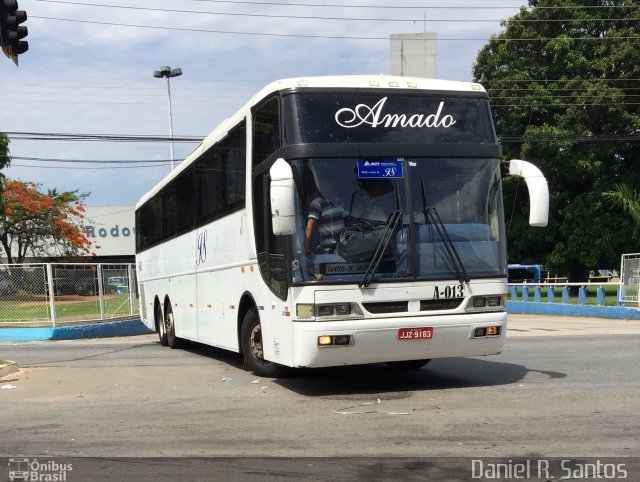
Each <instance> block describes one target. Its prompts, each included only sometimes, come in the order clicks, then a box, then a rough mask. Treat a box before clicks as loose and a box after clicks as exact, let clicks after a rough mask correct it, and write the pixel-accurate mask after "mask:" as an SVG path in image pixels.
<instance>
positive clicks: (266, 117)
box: [251, 97, 280, 167]
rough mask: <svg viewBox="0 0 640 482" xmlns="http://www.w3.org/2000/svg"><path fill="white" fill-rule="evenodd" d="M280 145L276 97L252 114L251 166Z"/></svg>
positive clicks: (258, 162)
mask: <svg viewBox="0 0 640 482" xmlns="http://www.w3.org/2000/svg"><path fill="white" fill-rule="evenodd" d="M279 147H280V115H279V112H278V98H277V97H274V98H272V99H271V100H269V101H267V102H266V103H265V104H262V106H260V107H259V108H258V110H256V111H255V112H254V114H253V160H252V163H251V165H252V166H253V167H255V166H257V165H258V164H260V163H261V162H262V161H264V160H265V159H266V158H267V157H269V156H270V155H271V154H273V152H274V151H275V150H276V149H278V148H279Z"/></svg>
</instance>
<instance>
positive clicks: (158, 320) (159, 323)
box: [156, 304, 167, 346]
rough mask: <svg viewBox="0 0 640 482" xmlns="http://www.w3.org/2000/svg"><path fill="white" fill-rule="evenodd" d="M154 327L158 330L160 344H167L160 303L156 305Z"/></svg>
mask: <svg viewBox="0 0 640 482" xmlns="http://www.w3.org/2000/svg"><path fill="white" fill-rule="evenodd" d="M156 327H157V331H158V338H160V344H161V345H162V346H167V328H166V325H165V324H164V317H163V316H162V308H160V305H159V304H158V305H156Z"/></svg>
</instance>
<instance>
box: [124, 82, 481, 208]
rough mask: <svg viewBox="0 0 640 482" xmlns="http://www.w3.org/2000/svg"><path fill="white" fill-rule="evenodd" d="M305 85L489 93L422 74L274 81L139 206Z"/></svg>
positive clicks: (228, 119)
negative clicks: (261, 111) (251, 115)
mask: <svg viewBox="0 0 640 482" xmlns="http://www.w3.org/2000/svg"><path fill="white" fill-rule="evenodd" d="M305 88H320V89H322V88H343V89H377V88H378V89H398V90H425V91H429V90H432V91H451V92H477V93H486V91H485V89H484V87H482V85H480V84H477V83H474V82H459V81H453V80H440V79H427V78H421V77H400V76H392V75H337V76H322V77H296V78H290V79H281V80H276V81H274V82H271V83H270V84H268V85H266V86H265V87H264V88H263V89H261V90H260V91H259V92H258V93H257V94H255V95H254V96H253V97H252V98H251V99H249V101H248V102H247V103H246V104H245V105H243V106H242V107H241V108H240V109H239V110H238V111H237V112H236V113H235V114H234V115H233V116H232V117H230V118H227V119H225V120H224V121H222V122H221V123H220V124H219V125H218V126H217V127H216V128H215V129H214V130H213V132H211V133H210V134H209V135H208V136H207V137H205V138H204V139H203V140H202V142H201V143H200V144H198V146H197V147H196V148H194V149H193V151H191V153H190V154H189V155H188V156H187V157H186V159H185V160H184V161H183V162H182V163H181V164H180V165H179V166H178V167H176V168H175V169H174V170H173V171H171V172H170V173H169V174H167V175H166V176H165V177H164V179H162V180H161V181H160V182H159V183H158V184H156V185H155V186H154V187H153V188H152V189H151V190H150V191H149V192H147V193H146V194H144V195H143V196H142V197H141V198H140V200H139V201H138V203H137V204H136V210H137V209H138V208H139V207H140V206H142V205H143V204H144V203H145V202H146V201H147V200H149V199H150V198H151V197H152V196H153V195H155V194H156V193H157V192H158V191H159V190H160V189H161V188H162V187H163V186H164V185H165V184H167V183H168V182H169V181H171V180H172V179H174V178H175V177H177V176H178V175H179V174H180V173H181V172H182V171H183V170H185V169H186V168H187V167H188V166H189V164H190V163H191V161H192V160H193V159H194V158H197V157H198V156H199V155H200V154H201V153H203V152H204V151H206V150H207V149H208V148H209V147H210V146H211V145H213V144H214V143H216V142H217V141H219V140H220V139H222V138H223V137H224V136H225V135H226V134H227V133H228V132H229V128H231V127H233V126H235V125H236V123H237V122H239V121H240V120H241V119H243V118H244V117H245V116H246V115H247V113H248V112H249V111H250V110H251V108H252V107H253V106H254V105H257V104H259V103H260V102H261V101H262V100H263V99H265V98H267V97H269V96H270V95H272V94H273V93H275V92H278V91H282V90H289V89H305Z"/></svg>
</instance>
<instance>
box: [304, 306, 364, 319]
mask: <svg viewBox="0 0 640 482" xmlns="http://www.w3.org/2000/svg"><path fill="white" fill-rule="evenodd" d="M296 315H297V317H298V318H314V317H317V318H344V317H348V318H350V317H353V316H362V312H361V311H360V310H359V309H358V307H357V305H354V304H352V303H332V304H322V305H314V304H312V303H298V304H297V305H296Z"/></svg>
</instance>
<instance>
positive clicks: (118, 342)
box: [0, 315, 640, 480]
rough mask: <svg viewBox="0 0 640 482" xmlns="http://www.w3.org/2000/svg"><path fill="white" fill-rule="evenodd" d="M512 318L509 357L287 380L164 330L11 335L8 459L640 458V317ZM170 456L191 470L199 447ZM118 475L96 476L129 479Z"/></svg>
mask: <svg viewBox="0 0 640 482" xmlns="http://www.w3.org/2000/svg"><path fill="white" fill-rule="evenodd" d="M509 323H510V330H509V335H510V336H509V337H508V338H507V344H506V349H505V351H504V353H503V354H502V355H499V356H494V357H484V358H455V359H446V360H434V361H432V362H431V363H430V364H429V365H427V366H426V367H424V368H423V369H421V370H417V371H396V370H392V369H390V368H387V367H386V366H385V365H368V366H361V367H347V368H336V369H321V370H302V371H299V372H297V373H295V374H294V375H293V376H290V377H288V378H283V379H277V380H269V379H258V378H257V377H255V376H254V375H252V374H251V373H249V372H245V371H243V369H242V363H241V359H240V358H239V356H238V355H235V354H230V353H227V352H224V351H221V350H216V349H212V348H209V347H205V346H201V345H190V346H189V347H188V348H187V349H184V350H171V349H169V348H164V347H161V346H160V345H159V344H158V343H157V342H156V337H155V336H152V335H145V336H138V337H129V338H112V339H96V340H84V341H82V340H79V341H57V342H30V343H0V358H4V359H12V360H15V361H17V362H18V364H19V366H20V368H21V371H20V372H18V373H16V374H13V375H10V376H8V377H6V378H5V379H4V380H2V384H3V385H4V384H11V385H13V386H15V387H16V388H15V389H11V390H0V406H1V410H0V419H1V422H0V425H1V427H2V435H1V436H0V457H2V456H4V457H16V456H23V457H33V456H40V457H53V456H55V457H67V456H73V457H78V456H81V457H98V458H103V457H164V458H170V457H209V456H214V457H238V456H240V457H274V456H276V457H365V458H366V457H371V458H372V459H358V460H364V461H366V460H378V461H379V460H381V459H384V460H391V461H395V462H393V464H395V465H392V466H391V468H389V467H387V469H388V470H391V472H390V473H391V474H393V473H394V472H393V471H394V470H396V469H398V463H400V465H402V462H397V460H400V461H402V460H404V461H405V462H404V463H408V462H406V460H412V459H404V458H406V457H409V458H418V459H416V461H414V462H412V463H413V464H414V468H415V467H418V468H420V467H421V466H420V463H423V464H424V463H427V462H424V459H420V458H422V457H485V458H486V457H500V458H513V457H576V456H581V457H599V458H601V457H632V456H634V457H635V456H638V455H639V454H640V437H638V433H640V417H638V415H637V411H638V406H639V403H638V400H640V376H639V375H640V373H639V372H640V351H639V348H640V323H638V322H620V321H616V322H610V321H608V320H593V319H591V320H576V319H568V318H562V317H560V318H559V319H551V318H550V317H536V316H531V315H530V316H520V317H510V321H509ZM585 333H586V334H585ZM397 457H401V459H396V458H397ZM156 460H157V459H156ZM169 460H174V463H175V464H177V468H176V470H177V471H178V472H179V471H180V470H184V467H185V465H184V462H183V461H184V459H182V460H181V459H177V460H178V461H179V462H176V459H169ZM195 460H196V461H198V460H200V462H197V463H191V464H188V467H190V468H191V469H193V470H195V469H194V467H196V466H198V467H199V465H198V464H199V463H202V459H195ZM217 460H218V461H220V460H223V459H217ZM232 460H234V459H232ZM244 460H245V461H249V460H254V459H244ZM255 460H257V462H256V466H260V467H264V465H265V464H264V460H265V459H255ZM301 460H302V459H293V462H290V463H291V464H293V465H295V467H293V466H292V467H291V470H292V472H291V473H293V474H297V476H302V474H304V473H305V472H304V470H309V468H313V467H316V468H317V469H318V470H320V466H323V468H322V472H323V473H324V474H325V475H326V474H333V473H334V472H335V471H336V470H339V468H340V467H342V465H341V464H337V465H336V464H322V463H316V462H313V463H302V462H301ZM304 460H306V459H304ZM319 460H323V459H319ZM347 460H348V459H347ZM420 460H422V462H420ZM439 460H441V461H442V460H444V461H446V460H447V459H439ZM301 463H302V469H300V467H298V465H299V464H301ZM415 464H417V465H415ZM205 465H206V464H205ZM231 465H233V463H232V464H231ZM281 466H282V464H280V465H279V467H281ZM347 466H348V467H349V468H348V469H346V468H344V470H349V471H353V470H356V469H357V468H358V467H360V468H361V469H362V470H359V471H358V474H360V475H361V474H362V473H366V472H367V471H371V467H370V466H369V465H368V464H367V463H362V464H360V463H353V461H352V462H351V463H350V464H345V465H344V467H347ZM145 467H146V465H145ZM224 467H227V468H228V465H224ZM201 469H202V473H203V474H207V473H209V474H210V468H209V467H205V466H203V467H201ZM217 470H220V467H218V469H217ZM223 472H224V471H223ZM223 472H220V473H223ZM108 473H109V472H108V471H107V472H104V473H103V475H104V477H101V478H100V479H96V480H121V479H120V478H119V477H118V476H117V474H115V475H114V476H113V478H112V479H110V478H108V476H107V475H108ZM145 473H146V474H147V475H149V474H153V473H154V472H153V470H151V471H149V470H148V468H147V469H145ZM252 473H253V472H252ZM268 473H269V474H271V475H272V476H273V473H274V472H268ZM276 473H277V472H276ZM283 473H285V474H289V472H287V471H285V472H283ZM346 473H351V472H344V471H342V472H340V473H339V474H337V475H336V477H338V478H339V477H340V475H342V476H344V475H345V474H346ZM390 473H389V472H385V471H384V470H382V469H380V468H378V469H376V471H374V473H373V474H372V473H369V474H368V476H369V478H374V479H375V478H376V477H374V475H375V474H378V475H380V476H382V475H384V474H387V475H389V474H390ZM255 474H259V475H260V478H261V479H264V477H265V473H263V472H260V471H258V472H255V473H254V475H255ZM381 474H382V475H381ZM1 475H2V472H1V470H0V476H1ZM112 475H113V474H112ZM244 475H245V476H246V472H245V473H244ZM280 475H282V474H280ZM360 475H358V476H357V477H356V476H354V477H353V478H354V479H355V478H360ZM440 475H442V474H440ZM637 475H638V478H637V479H635V480H640V472H639V473H638V474H637ZM288 476H289V475H287V477H288ZM327 476H328V475H327ZM315 477H317V474H316V475H315ZM363 477H364V476H363ZM191 478H192V480H199V479H197V478H196V477H195V476H194V477H191ZM227 478H231V479H233V477H231V476H227ZM243 478H245V479H246V477H243ZM299 478H304V477H299ZM365 478H366V477H365ZM383 478H384V477H383ZM390 478H395V477H393V476H391V475H390ZM67 480H71V479H67ZM203 480H204V479H203ZM327 480H329V479H327ZM330 480H336V479H333V478H330ZM385 480H387V479H385ZM456 480H457V479H456ZM631 480H633V479H631Z"/></svg>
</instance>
